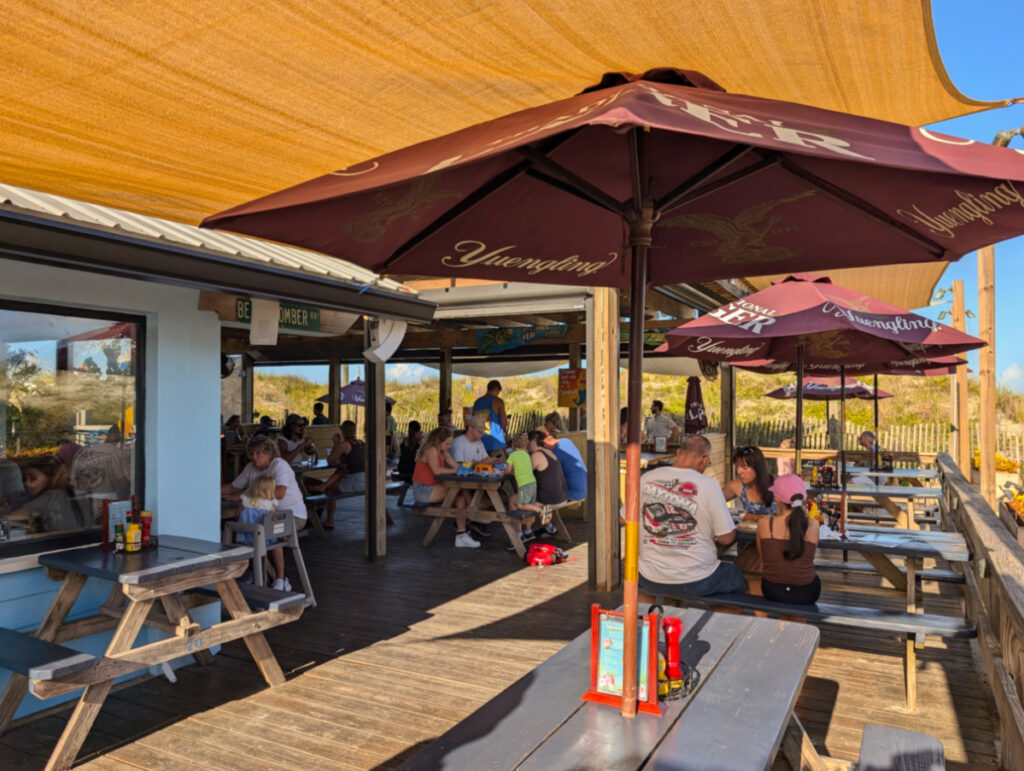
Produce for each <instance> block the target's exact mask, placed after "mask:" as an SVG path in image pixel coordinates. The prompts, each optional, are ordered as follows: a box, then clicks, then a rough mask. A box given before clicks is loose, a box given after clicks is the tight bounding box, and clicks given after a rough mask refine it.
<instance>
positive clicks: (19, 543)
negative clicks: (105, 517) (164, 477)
mask: <svg viewBox="0 0 1024 771" xmlns="http://www.w3.org/2000/svg"><path fill="white" fill-rule="evenodd" d="M143 329H144V322H143V320H142V319H139V318H133V317H127V316H120V315H107V314H94V313H93V312H91V311H78V310H75V309H55V308H51V307H42V306H34V305H26V304H20V303H19V304H12V303H4V302H2V301H0V558H2V557H4V556H10V555H12V554H22V553H30V552H32V551H39V550H41V549H43V548H46V549H50V548H58V547H60V546H62V545H71V544H74V543H84V542H87V541H89V540H94V539H95V537H96V533H97V532H98V531H97V528H98V526H99V520H100V517H101V515H102V512H103V505H104V504H103V502H104V501H105V500H123V499H129V498H131V496H132V495H136V496H139V500H140V502H141V489H140V485H139V480H140V479H141V478H142V475H141V472H142V453H141V448H142V441H141V430H142V420H141V417H142V416H141V415H140V414H139V408H140V405H141V404H142V398H141V395H142V380H143V379H142V376H141V371H140V370H141V362H142V361H143V358H142V353H143V339H142V338H143Z"/></svg>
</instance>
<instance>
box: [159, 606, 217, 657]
mask: <svg viewBox="0 0 1024 771" xmlns="http://www.w3.org/2000/svg"><path fill="white" fill-rule="evenodd" d="M160 604H161V605H163V608H164V614H165V615H166V616H167V620H168V621H170V622H171V623H172V624H177V627H178V628H177V629H176V630H175V634H177V636H178V637H192V636H193V635H195V634H196V633H197V632H198V631H199V624H197V623H196V622H195V621H193V620H192V617H191V616H190V615H189V614H188V611H187V610H185V605H184V603H182V601H181V598H180V597H179V596H178V595H177V594H168V595H166V596H164V597H161V598H160ZM192 659H193V660H194V661H195V662H196V664H200V665H202V666H206V665H207V664H212V663H213V654H212V653H210V651H208V650H201V651H196V652H195V653H193V654H192Z"/></svg>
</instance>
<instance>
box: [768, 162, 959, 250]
mask: <svg viewBox="0 0 1024 771" xmlns="http://www.w3.org/2000/svg"><path fill="white" fill-rule="evenodd" d="M782 169H783V171H786V172H788V173H789V174H792V175H793V176H794V177H799V178H800V179H802V180H803V181H804V182H808V183H810V184H811V185H814V187H816V188H818V189H819V190H821V191H822V192H823V193H825V194H826V195H829V196H832V197H833V198H835V199H836V200H838V201H839V202H840V203H845V204H847V205H848V206H852V207H853V208H855V209H858V210H859V211H861V212H863V213H864V214H866V215H868V216H869V217H871V218H872V219H874V220H877V221H879V222H881V223H882V224H883V225H885V226H886V227H888V228H889V229H891V230H895V231H896V232H897V233H899V234H901V235H903V236H905V237H906V238H909V239H910V240H911V241H916V242H917V243H918V244H919V245H921V246H924V247H925V248H926V249H927V250H928V251H929V252H931V254H932V256H933V257H936V258H939V259H941V258H942V257H943V256H944V255H945V254H946V251H947V250H946V247H944V246H943V245H942V244H940V243H938V242H936V241H932V240H931V239H930V238H928V237H927V236H924V235H922V234H921V233H918V232H917V231H916V230H914V229H913V228H911V227H909V226H908V225H905V224H904V223H902V222H900V221H898V220H896V219H893V218H892V217H891V216H889V215H888V214H887V213H886V212H884V211H882V210H881V209H879V208H878V207H877V206H875V205H874V204H871V203H868V202H867V201H865V200H864V199H863V198H861V197H860V196H856V195H853V194H852V193H850V192H849V191H847V190H843V189H841V188H839V187H837V186H835V185H833V184H832V183H831V182H828V181H827V180H825V179H822V178H821V177H819V176H818V175H817V174H814V173H812V172H810V171H807V169H804V168H802V167H800V166H798V165H797V164H795V163H793V161H792V160H790V159H783V160H782Z"/></svg>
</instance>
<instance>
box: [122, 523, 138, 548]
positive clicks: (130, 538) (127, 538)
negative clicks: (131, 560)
mask: <svg viewBox="0 0 1024 771" xmlns="http://www.w3.org/2000/svg"><path fill="white" fill-rule="evenodd" d="M140 549H142V528H140V527H139V524H138V523H137V522H132V523H131V524H130V525H128V529H127V530H126V531H125V534H124V550H125V551H139V550H140Z"/></svg>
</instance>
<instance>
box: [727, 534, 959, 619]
mask: <svg viewBox="0 0 1024 771" xmlns="http://www.w3.org/2000/svg"><path fill="white" fill-rule="evenodd" d="M756 533H757V523H756V522H742V523H740V525H739V526H738V528H737V534H736V539H737V541H739V542H741V543H749V542H750V541H753V540H756V537H757V536H756ZM818 549H819V550H821V549H837V550H841V551H852V552H856V553H858V554H860V555H862V556H863V557H864V559H865V560H867V562H869V563H870V564H871V566H872V567H874V569H875V570H876V571H877V572H878V573H879V574H880V575H881V576H882V577H884V578H885V579H886V580H888V581H889V583H891V584H892V585H893V587H895V588H896V589H897V590H899V591H905V592H906V597H907V612H908V613H917V612H919V611H918V605H917V591H916V582H915V575H916V573H917V572H918V571H919V570H920V569H921V564H922V560H924V559H926V558H931V559H937V560H945V561H946V562H969V561H970V559H971V552H970V549H969V548H968V547H967V541H966V540H965V539H964V537H963V536H962V535H960V534H959V533H946V532H943V531H941V530H900V529H897V528H893V527H872V526H870V525H847V527H846V538H845V539H844V538H841V537H840V536H839V534H838V533H835V534H834V535H833V536H831V537H828V538H820V539H819V540H818ZM893 556H897V557H903V558H904V560H905V562H906V573H904V572H903V571H901V570H900V569H899V568H898V567H897V566H896V565H895V564H894V563H893V561H892V560H891V559H890V557H893ZM922 609H923V608H922Z"/></svg>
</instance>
